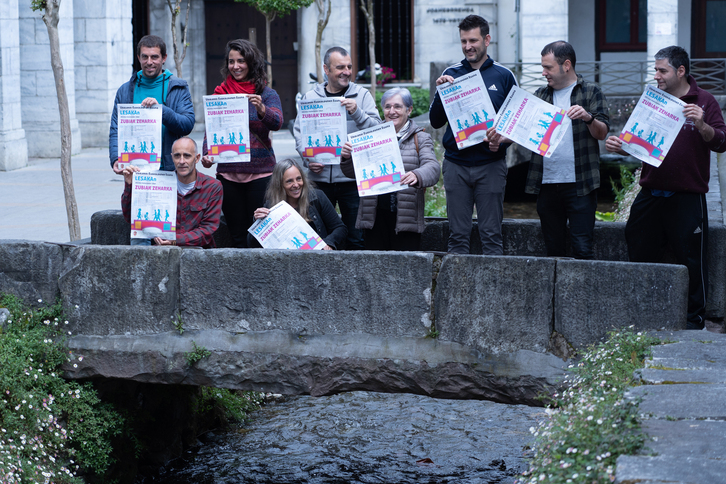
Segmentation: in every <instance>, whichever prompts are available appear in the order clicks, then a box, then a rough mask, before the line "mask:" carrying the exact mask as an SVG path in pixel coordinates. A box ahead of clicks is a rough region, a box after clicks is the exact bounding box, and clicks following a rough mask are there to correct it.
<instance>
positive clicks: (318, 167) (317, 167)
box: [308, 151, 342, 174]
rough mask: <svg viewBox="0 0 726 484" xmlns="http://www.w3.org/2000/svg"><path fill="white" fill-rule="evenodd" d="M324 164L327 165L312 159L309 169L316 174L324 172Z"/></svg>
mask: <svg viewBox="0 0 726 484" xmlns="http://www.w3.org/2000/svg"><path fill="white" fill-rule="evenodd" d="M341 152H342V151H341ZM324 166H325V165H323V164H322V163H315V162H314V161H311V162H310V163H308V169H309V170H310V171H312V172H313V173H316V174H320V173H322V172H323V167H324Z"/></svg>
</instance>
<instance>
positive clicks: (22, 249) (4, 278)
mask: <svg viewBox="0 0 726 484" xmlns="http://www.w3.org/2000/svg"><path fill="white" fill-rule="evenodd" d="M62 265H63V252H62V249H61V246H59V245H57V244H49V243H45V242H34V241H32V242H31V241H29V240H0V293H7V294H13V295H15V296H17V297H19V298H20V299H22V300H23V302H24V303H25V304H28V305H30V306H38V305H39V304H40V303H39V302H38V300H39V299H40V300H42V301H43V304H46V303H50V304H52V303H54V302H55V300H56V298H57V297H58V277H59V275H60V272H61V267H62Z"/></svg>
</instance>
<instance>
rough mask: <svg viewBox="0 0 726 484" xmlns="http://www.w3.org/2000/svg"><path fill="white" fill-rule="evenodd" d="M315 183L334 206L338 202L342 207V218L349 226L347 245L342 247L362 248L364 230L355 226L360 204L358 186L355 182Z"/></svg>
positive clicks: (346, 248)
mask: <svg viewBox="0 0 726 484" xmlns="http://www.w3.org/2000/svg"><path fill="white" fill-rule="evenodd" d="M315 185H317V187H318V188H319V189H321V190H322V191H323V193H325V195H326V196H327V197H328V199H329V200H330V203H332V204H333V207H335V204H336V203H337V204H338V207H339V208H340V218H341V219H342V220H343V223H344V224H345V226H346V227H347V228H348V238H347V240H346V244H345V247H342V248H343V249H345V250H362V249H363V232H362V231H361V230H358V229H357V228H355V221H356V219H357V218H358V205H359V204H360V197H358V187H356V186H355V182H341V183H325V182H315Z"/></svg>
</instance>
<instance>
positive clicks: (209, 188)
mask: <svg viewBox="0 0 726 484" xmlns="http://www.w3.org/2000/svg"><path fill="white" fill-rule="evenodd" d="M121 210H122V211H123V214H124V219H126V222H127V223H131V185H125V186H124V193H123V195H121ZM221 214H222V183H221V182H220V181H219V180H215V179H214V178H212V177H210V176H207V175H205V174H203V173H199V172H197V182H196V183H195V184H194V188H193V189H192V190H190V191H189V192H188V193H187V194H186V195H184V196H183V197H182V196H181V195H180V194H179V192H177V194H176V245H181V246H196V247H204V248H205V249H213V248H214V247H216V244H215V243H214V232H216V231H217V229H218V228H219V219H220V216H221Z"/></svg>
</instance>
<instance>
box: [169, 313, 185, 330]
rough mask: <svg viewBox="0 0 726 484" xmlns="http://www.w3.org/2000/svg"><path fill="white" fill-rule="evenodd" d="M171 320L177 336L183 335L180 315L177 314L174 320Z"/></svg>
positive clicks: (172, 318) (182, 323)
mask: <svg viewBox="0 0 726 484" xmlns="http://www.w3.org/2000/svg"><path fill="white" fill-rule="evenodd" d="M171 320H172V323H174V327H175V328H176V330H177V331H179V334H184V321H183V320H182V317H181V313H177V315H176V319H174V316H172V317H171Z"/></svg>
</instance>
